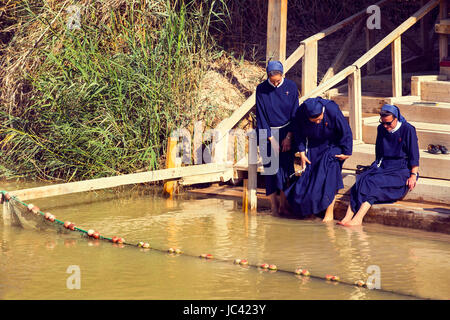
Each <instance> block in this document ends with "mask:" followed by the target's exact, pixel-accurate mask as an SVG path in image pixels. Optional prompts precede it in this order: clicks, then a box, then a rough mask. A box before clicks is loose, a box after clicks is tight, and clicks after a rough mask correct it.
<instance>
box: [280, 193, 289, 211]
mask: <svg viewBox="0 0 450 320" xmlns="http://www.w3.org/2000/svg"><path fill="white" fill-rule="evenodd" d="M279 213H280V214H281V215H290V214H291V210H290V206H289V202H288V201H287V198H286V194H285V193H284V192H283V190H281V191H280V209H279Z"/></svg>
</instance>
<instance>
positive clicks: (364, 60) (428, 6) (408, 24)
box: [300, 0, 439, 103]
mask: <svg viewBox="0 0 450 320" xmlns="http://www.w3.org/2000/svg"><path fill="white" fill-rule="evenodd" d="M438 4H439V0H431V1H430V2H428V3H427V4H426V5H425V6H423V7H422V8H420V9H419V10H418V11H417V12H416V13H414V14H413V15H412V16H411V17H410V18H408V19H407V20H405V21H404V22H403V23H402V24H401V25H400V26H398V27H397V28H396V29H395V30H393V31H392V32H391V33H389V34H388V35H387V36H386V37H384V38H383V39H382V40H381V41H380V42H378V43H377V44H376V45H375V46H374V47H372V49H370V50H369V51H367V52H366V53H365V54H364V55H362V56H361V57H360V58H359V59H358V60H356V61H355V62H354V63H353V64H352V65H350V66H348V67H347V68H345V69H344V70H342V71H340V72H339V73H337V74H336V75H335V76H334V77H332V78H330V79H328V80H327V81H326V82H324V83H322V84H321V85H319V86H318V87H317V88H315V89H314V90H312V91H310V92H308V93H307V94H306V95H304V96H302V97H301V98H300V103H302V102H303V101H305V100H306V99H308V98H311V97H313V96H318V95H320V94H322V93H324V92H325V91H327V90H328V89H331V88H332V87H334V86H335V85H336V84H338V83H339V82H341V81H342V80H344V79H345V78H346V77H347V76H348V75H350V74H352V73H353V72H354V71H355V70H356V69H361V68H362V67H363V66H364V65H365V64H366V63H367V62H369V61H370V60H371V59H372V58H374V57H375V56H376V55H377V54H378V53H380V52H381V51H382V50H383V49H384V48H386V47H387V46H388V45H390V44H391V43H392V42H393V41H394V40H395V39H397V38H398V37H399V36H401V34H402V33H404V32H405V31H406V30H408V29H409V28H410V27H411V26H413V25H414V24H415V23H416V22H417V21H419V20H420V19H422V18H423V16H424V15H426V14H427V13H428V12H430V11H431V10H433V9H434V8H435V7H436V6H437V5H438Z"/></svg>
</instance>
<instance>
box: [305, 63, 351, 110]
mask: <svg viewBox="0 0 450 320" xmlns="http://www.w3.org/2000/svg"><path fill="white" fill-rule="evenodd" d="M356 69H357V68H356V66H354V65H351V66H348V67H347V68H345V69H343V70H341V71H340V72H338V73H337V74H336V75H335V76H334V77H332V78H330V79H328V80H327V81H325V82H324V83H322V84H321V85H319V86H318V87H316V88H315V89H314V90H312V91H310V92H308V93H307V94H305V95H304V96H302V97H300V99H299V103H300V104H302V103H303V102H304V101H305V100H306V99H308V98H311V97H315V96H318V95H320V94H322V93H323V92H325V91H327V90H328V89H331V88H332V87H334V86H335V85H337V84H338V83H339V82H341V81H342V80H344V79H345V78H347V77H348V76H349V75H350V74H352V73H353V72H355V71H356Z"/></svg>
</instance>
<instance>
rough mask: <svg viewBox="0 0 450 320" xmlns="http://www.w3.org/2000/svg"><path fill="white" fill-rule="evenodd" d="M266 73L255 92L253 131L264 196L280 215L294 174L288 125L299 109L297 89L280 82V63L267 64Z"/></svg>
mask: <svg viewBox="0 0 450 320" xmlns="http://www.w3.org/2000/svg"><path fill="white" fill-rule="evenodd" d="M266 71H267V80H266V81H264V82H262V83H260V84H259V85H258V86H257V88H256V124H257V126H256V129H257V133H258V135H257V137H258V145H259V149H260V154H261V158H262V160H263V165H264V173H263V174H264V175H265V183H266V195H268V196H269V197H270V202H271V207H272V214H280V213H281V214H282V213H284V212H285V211H286V210H287V209H286V198H285V196H284V193H283V190H284V188H285V187H286V186H287V182H288V181H289V175H291V174H292V173H293V172H294V152H293V150H292V149H291V141H292V136H293V135H292V124H291V122H292V118H293V117H294V115H295V112H296V110H297V109H298V107H299V105H298V89H297V85H296V84H295V82H294V81H291V80H288V79H285V78H283V65H282V64H281V62H280V61H269V63H268V65H267V69H266ZM277 193H280V203H278V199H277Z"/></svg>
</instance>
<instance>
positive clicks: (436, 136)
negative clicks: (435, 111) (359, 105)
mask: <svg viewBox="0 0 450 320" xmlns="http://www.w3.org/2000/svg"><path fill="white" fill-rule="evenodd" d="M379 119H380V117H379V116H374V117H369V118H364V119H363V141H364V142H365V143H369V144H374V143H375V141H376V137H377V127H378V125H379V124H380V123H379ZM408 122H409V123H410V124H411V125H413V126H414V127H415V128H416V132H417V137H418V138H419V148H421V149H427V146H428V145H429V144H435V145H436V144H440V145H444V146H446V147H447V148H450V125H449V124H442V123H429V122H418V121H408Z"/></svg>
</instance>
